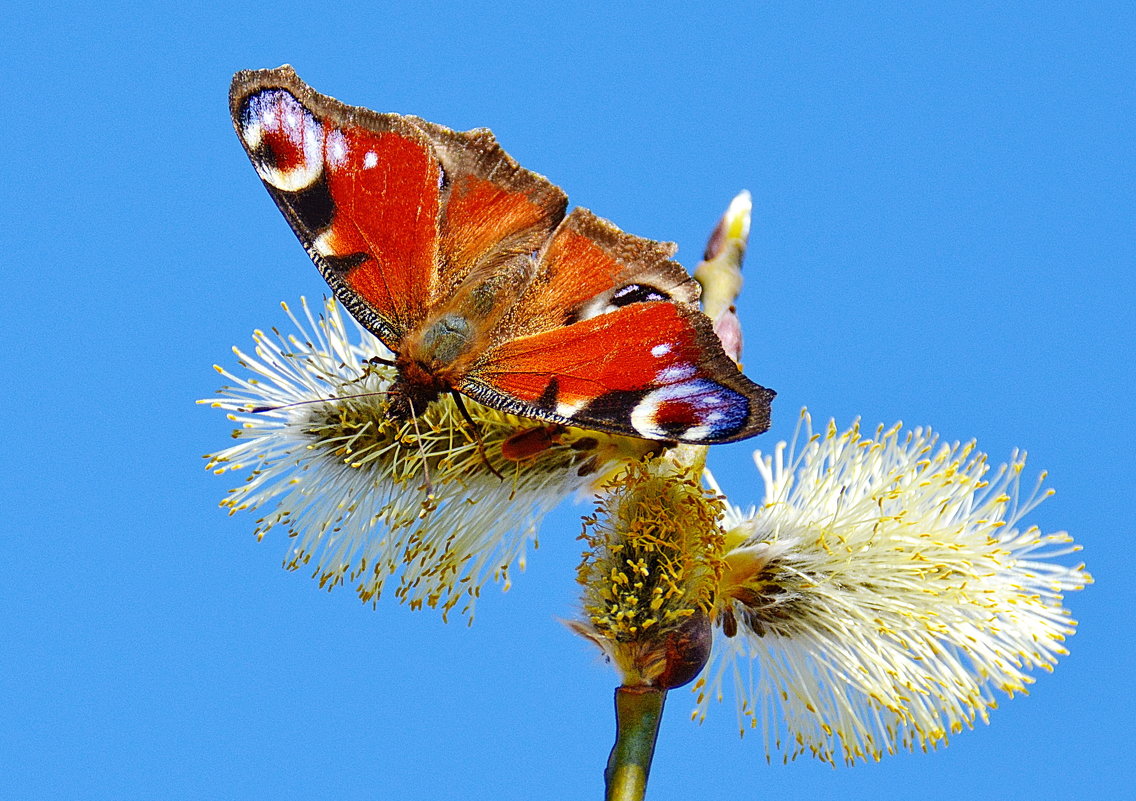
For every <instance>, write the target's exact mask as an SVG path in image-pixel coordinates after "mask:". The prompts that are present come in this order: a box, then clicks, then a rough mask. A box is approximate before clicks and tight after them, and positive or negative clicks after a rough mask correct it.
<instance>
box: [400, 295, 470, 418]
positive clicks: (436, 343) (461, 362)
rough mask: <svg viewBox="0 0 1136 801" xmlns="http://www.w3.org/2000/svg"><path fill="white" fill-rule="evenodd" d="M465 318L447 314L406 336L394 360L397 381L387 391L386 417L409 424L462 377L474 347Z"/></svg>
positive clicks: (450, 389)
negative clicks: (411, 419)
mask: <svg viewBox="0 0 1136 801" xmlns="http://www.w3.org/2000/svg"><path fill="white" fill-rule="evenodd" d="M475 328H476V326H475V325H474V323H472V322H471V321H470V320H469V318H467V317H465V316H463V315H461V314H457V313H452V312H451V313H448V314H443V315H441V316H440V317H438V318H436V319H435V320H434V321H433V322H431V323H430V324H428V325H426V326H424V327H423V328H421V329H420V330H419V331H417V332H414V334H412V335H411V336H409V337H408V338H407V339H406V341H405V343H404V345H403V347H402V349H401V352H400V353H399V354H398V356H397V358H396V359H395V367H396V369H397V370H398V378H397V379H396V380H395V382H394V384H392V385H391V388H390V393H391V395H390V406H389V407H388V412H387V413H388V414H389V415H390V416H391V417H392V418H393V419H395V420H409V419H410V418H411V417H415V416H417V415H419V414H422V412H423V411H425V410H426V407H427V406H429V405H430V404H431V403H433V402H434V401H435V400H437V399H438V397H439V396H440V395H442V394H443V393H446V392H450V391H452V390H453V389H455V387H456V386H457V385H458V383H459V382H460V380H461V378H462V376H464V374H465V371H466V367H467V365H468V363H469V356H470V354H471V352H472V351H473V348H474V344H475V336H474V333H475Z"/></svg>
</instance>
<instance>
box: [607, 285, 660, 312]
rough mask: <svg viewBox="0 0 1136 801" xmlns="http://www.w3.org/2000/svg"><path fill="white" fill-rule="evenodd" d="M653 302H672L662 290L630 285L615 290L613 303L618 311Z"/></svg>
mask: <svg viewBox="0 0 1136 801" xmlns="http://www.w3.org/2000/svg"><path fill="white" fill-rule="evenodd" d="M653 300H670V297H669V296H668V295H666V294H665V293H664V292H663V291H662V290H660V289H655V287H653V286H648V285H647V284H628V285H627V286H621V287H620V288H619V289H617V290H615V294H614V295H612V298H611V303H612V305H613V306H615V307H616V308H617V309H618V308H622V307H624V306H629V305H630V304H632V303H649V302H650V301H653Z"/></svg>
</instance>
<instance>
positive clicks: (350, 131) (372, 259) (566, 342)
mask: <svg viewBox="0 0 1136 801" xmlns="http://www.w3.org/2000/svg"><path fill="white" fill-rule="evenodd" d="M229 104H230V108H231V110H232V114H233V123H234V125H235V127H236V130H237V135H238V136H239V137H240V140H241V143H242V144H243V145H244V147H245V150H246V151H247V152H248V155H249V158H250V159H251V160H252V163H253V166H254V167H255V168H256V171H257V173H258V174H259V175H260V177H261V179H262V180H263V181H264V185H265V186H266V187H267V189H268V192H269V194H270V195H272V199H273V200H275V201H276V205H277V206H279V207H280V210H281V211H282V212H283V214H284V216H285V217H286V218H287V220H288V222H289V223H290V224H291V226H292V229H293V230H294V231H295V232H296V235H297V236H298V237H299V238H300V241H301V242H302V243H303V245H304V248H305V249H306V250H307V251H308V254H309V255H310V256H311V257H312V260H313V261H314V262H315V263H316V266H317V267H319V270H320V272H321V273H322V274H323V277H324V278H325V279H326V280H327V282H328V284H330V285H331V288H332V290H333V291H334V293H335V296H336V298H338V300H339V301H340V302H342V303H343V305H344V306H345V307H346V308H347V309H348V310H349V311H350V312H351V314H352V315H353V316H354V317H355V318H356V319H357V320H359V322H360V323H361V324H362V325H363V326H364V327H366V328H367V329H368V330H370V331H371V332H373V333H374V334H375V335H376V336H378V337H379V339H381V340H382V341H383V343H384V344H385V345H386V346H387V347H389V348H390V349H391V351H392V352H393V353H394V354H395V357H396V358H395V362H394V364H395V366H396V368H397V378H396V380H395V381H394V383H393V384H392V386H391V394H390V405H389V408H388V414H389V415H390V417H391V418H392V419H395V420H408V419H410V418H412V417H415V416H417V415H418V414H420V413H421V412H422V411H424V410H425V409H426V407H427V406H428V405H429V404H430V403H431V402H433V401H434V400H436V399H437V398H438V397H440V396H441V395H442V394H445V393H451V394H454V393H462V394H464V395H467V396H469V397H470V398H473V399H474V400H476V401H478V402H479V403H483V404H485V405H487V406H492V407H494V408H496V409H500V410H502V411H505V412H510V413H513V414H518V415H522V416H525V417H530V418H535V419H537V420H543V421H547V422H549V423H560V424H569V425H573V426H579V427H582V428H588V429H594V430H598V431H607V432H612V433H618V434H627V435H630V436H634V437H641V438H644V439H654V440H672V441H680V442H693V443H712V442H729V441H732V440H737V439H743V438H745V437H751V436H753V435H755V434H760V433H761V432H763V431H765V430H766V429H767V428H768V427H769V410H770V402H771V401H772V399H773V396H774V392H773V391H772V390H769V389H766V388H764V387H761V386H758V385H757V384H755V383H753V382H752V381H750V380H749V379H748V378H746V377H745V376H744V375H742V374H741V373H740V372H739V371H738V369H737V366H736V365H735V364H734V362H733V361H732V360H731V359H730V358H729V357H728V356H726V354H725V352H724V351H723V349H722V345H721V343H720V342H719V340H718V338H717V336H715V334H714V331H713V329H712V326H711V323H710V320H709V319H708V318H707V317H706V316H705V315H703V314H702V312H701V311H699V309H698V305H697V304H698V298H699V294H700V290H699V287H698V284H697V283H696V282H695V281H694V280H693V279H691V278H690V276H689V275H687V273H686V271H685V270H684V269H683V268H682V266H681V265H679V264H677V263H676V262H674V261H671V260H670V256H671V255H672V254H673V253H674V250H675V247H674V245H672V244H668V243H662V242H654V241H652V240H649V239H643V238H640V237H637V236H633V235H631V234H628V233H624V232H623V231H621V230H620V229H619V228H617V227H615V226H614V225H612V224H611V223H610V222H608V221H607V220H604V219H601V218H600V217H597V216H596V215H594V214H592V213H591V212H590V211H588V210H586V209H583V208H575V209H573V210H572V212H571V213H569V214H567V215H566V214H565V208H566V206H567V197H566V196H565V194H564V193H563V192H562V191H561V190H560V188H559V187H557V186H555V185H554V184H552V183H550V182H549V181H548V180H546V179H545V178H544V177H543V176H540V175H537V174H536V173H534V172H530V171H529V170H526V169H524V168H523V167H521V166H520V165H518V164H517V163H516V162H515V161H514V160H513V159H512V158H510V156H509V155H508V154H507V153H506V152H505V151H504V150H502V149H501V147H500V145H498V144H497V140H496V139H495V138H494V136H493V134H492V133H491V132H490V131H488V130H486V129H476V130H473V131H468V132H460V131H453V130H450V129H449V128H446V127H443V126H441V125H436V124H434V123H431V122H426V121H425V120H422V119H419V118H418V117H410V116H401V115H398V114H380V113H377V112H374V111H370V110H368V109H365V108H360V107H355V106H347V105H344V104H343V103H340V102H339V101H337V100H335V99H333V98H330V97H327V96H325V95H321V94H319V93H318V92H316V91H314V90H313V89H312V88H311V87H309V86H308V85H307V84H305V83H304V82H303V81H301V80H300V78H299V77H297V75H296V73H295V72H294V71H293V70H292V68H291V67H289V66H283V67H279V68H277V69H273V70H252V71H244V72H238V73H237V74H236V75H235V76H234V77H233V83H232V88H231V90H230V94H229ZM458 400H459V401H460V397H459V398H458Z"/></svg>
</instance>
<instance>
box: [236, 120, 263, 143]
mask: <svg viewBox="0 0 1136 801" xmlns="http://www.w3.org/2000/svg"><path fill="white" fill-rule="evenodd" d="M263 138H264V127H263V126H262V125H261V124H260V121H259V120H251V121H247V122H245V123H244V124H242V125H241V139H243V140H245V147H247V148H248V149H249V150H256V149H257V148H258V147H260V141H261V139H263Z"/></svg>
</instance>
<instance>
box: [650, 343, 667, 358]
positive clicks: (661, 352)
mask: <svg viewBox="0 0 1136 801" xmlns="http://www.w3.org/2000/svg"><path fill="white" fill-rule="evenodd" d="M670 352H671V346H670V345H668V344H666V343H665V342H664V343H663V344H662V345H656V346H655V347H653V348H651V355H652V356H654V357H655V358H656V359H661V358H663V357H664V356H666V355H667V354H668V353H670Z"/></svg>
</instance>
